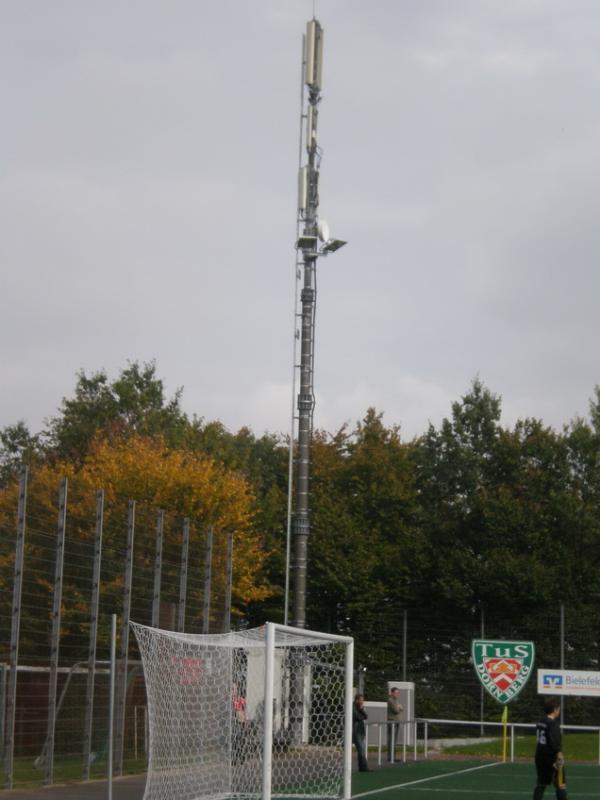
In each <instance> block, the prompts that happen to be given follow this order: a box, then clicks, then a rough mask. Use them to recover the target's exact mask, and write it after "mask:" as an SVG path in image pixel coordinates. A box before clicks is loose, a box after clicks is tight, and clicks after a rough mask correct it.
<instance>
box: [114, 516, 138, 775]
mask: <svg viewBox="0 0 600 800" xmlns="http://www.w3.org/2000/svg"><path fill="white" fill-rule="evenodd" d="M134 532H135V500H130V501H129V505H128V509H127V551H126V554H125V588H124V593H123V628H122V630H121V653H120V658H119V667H118V670H117V698H118V700H117V713H116V730H115V762H116V763H115V767H116V771H117V773H118V774H119V775H122V774H123V746H124V742H125V701H126V699H127V655H128V651H129V617H130V614H131V583H132V580H133V537H134Z"/></svg>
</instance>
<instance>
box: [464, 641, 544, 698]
mask: <svg viewBox="0 0 600 800" xmlns="http://www.w3.org/2000/svg"><path fill="white" fill-rule="evenodd" d="M471 655H472V657H473V665H474V667H475V672H476V673H477V677H478V678H479V680H480V681H481V683H482V684H483V686H484V687H485V688H486V689H487V691H488V692H489V693H490V694H491V695H492V697H493V698H494V700H498V702H499V703H510V701H511V700H514V699H515V697H516V696H517V695H518V694H519V692H520V691H521V689H522V688H523V687H524V686H525V684H526V683H527V681H528V680H529V678H530V677H531V673H532V672H533V662H534V658H535V646H534V644H533V642H492V641H490V640H489V639H473V642H472V644H471Z"/></svg>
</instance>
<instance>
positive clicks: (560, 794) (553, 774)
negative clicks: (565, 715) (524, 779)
mask: <svg viewBox="0 0 600 800" xmlns="http://www.w3.org/2000/svg"><path fill="white" fill-rule="evenodd" d="M544 711H545V713H546V716H545V718H544V719H542V720H540V722H538V723H537V725H536V726H535V727H536V740H537V744H536V747H535V769H536V772H537V783H536V786H535V789H534V791H533V800H542V797H543V796H544V792H545V791H546V787H547V786H550V784H553V785H554V788H555V791H556V797H557V800H567V790H566V788H565V786H564V784H563V781H562V780H561V774H562V767H564V763H565V760H564V757H563V754H562V750H561V733H560V724H559V722H558V718H559V717H560V701H559V700H558V699H557V698H556V697H549V698H548V699H547V700H546V701H545V703H544Z"/></svg>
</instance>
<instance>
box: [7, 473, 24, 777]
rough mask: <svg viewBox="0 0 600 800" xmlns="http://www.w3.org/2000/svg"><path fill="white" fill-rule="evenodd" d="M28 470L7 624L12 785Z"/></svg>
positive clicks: (9, 772)
mask: <svg viewBox="0 0 600 800" xmlns="http://www.w3.org/2000/svg"><path fill="white" fill-rule="evenodd" d="M28 475H29V471H28V469H27V467H26V466H22V467H21V477H20V480H19V504H18V508H17V541H16V545H15V579H14V584H13V601H12V619H11V628H10V655H9V669H10V672H9V676H8V695H7V698H6V751H5V756H4V775H5V785H6V787H7V788H8V789H12V784H13V760H14V751H15V719H16V709H17V667H18V664H19V628H20V625H21V594H22V591H23V563H24V560H25V527H26V525H25V517H26V511H27V479H28Z"/></svg>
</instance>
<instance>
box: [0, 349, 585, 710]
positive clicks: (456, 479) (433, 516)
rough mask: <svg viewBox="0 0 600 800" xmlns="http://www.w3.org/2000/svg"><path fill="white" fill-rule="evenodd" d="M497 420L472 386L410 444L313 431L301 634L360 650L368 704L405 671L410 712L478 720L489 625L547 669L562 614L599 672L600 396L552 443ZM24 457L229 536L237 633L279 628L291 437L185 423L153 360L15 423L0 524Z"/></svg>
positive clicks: (355, 432) (494, 406)
mask: <svg viewBox="0 0 600 800" xmlns="http://www.w3.org/2000/svg"><path fill="white" fill-rule="evenodd" d="M500 419H501V400H500V398H499V397H498V396H497V395H495V394H494V393H493V392H491V391H490V390H489V389H488V388H487V387H485V386H484V385H483V384H482V382H481V381H479V380H478V379H476V380H474V381H473V382H472V384H471V386H470V387H468V391H467V392H466V393H465V394H464V396H463V397H461V398H460V399H459V400H457V401H456V402H455V403H453V405H452V407H451V409H450V413H449V416H448V417H447V418H445V419H444V420H443V421H442V423H441V424H440V425H439V426H438V427H436V426H434V425H430V426H429V428H428V429H427V431H425V432H424V433H423V434H422V435H421V436H418V437H416V438H414V439H413V440H411V441H404V440H403V439H402V437H401V430H400V428H399V426H396V425H391V426H388V425H386V424H384V421H383V415H382V414H381V413H380V412H378V411H377V410H375V409H372V408H371V409H368V410H367V411H366V414H365V416H364V418H363V419H362V420H361V421H359V422H358V423H357V424H356V425H355V426H344V427H343V428H341V429H340V430H338V431H336V432H333V433H328V432H325V431H317V432H316V433H315V435H314V441H313V446H312V476H311V509H310V511H311V535H310V539H309V569H308V598H307V618H308V622H309V625H310V627H313V628H315V629H322V630H328V631H338V632H340V633H348V634H351V635H352V636H354V637H355V640H356V658H357V663H359V664H361V666H363V667H364V668H365V669H366V673H365V674H366V681H367V682H366V687H367V693H368V692H369V690H370V691H371V693H372V694H373V695H375V694H379V695H380V694H381V691H382V689H381V687H382V684H383V682H384V681H385V679H386V678H399V677H401V673H402V670H403V669H404V667H405V665H406V669H407V676H406V677H407V678H408V679H409V680H415V681H416V682H417V685H418V687H419V690H418V697H419V698H420V704H421V705H420V708H419V713H420V714H421V715H425V714H428V715H435V714H440V713H441V712H443V713H445V714H450V713H452V714H453V716H460V715H462V714H464V715H468V716H469V717H470V718H473V716H476V714H477V713H478V709H479V693H478V691H474V687H475V686H476V683H475V678H474V675H473V671H472V667H471V666H470V665H469V646H470V641H471V639H472V638H476V637H478V636H479V634H480V630H481V626H482V625H484V627H485V631H486V634H487V635H489V637H490V638H518V639H529V638H531V639H533V640H534V641H535V643H536V647H537V653H538V664H539V665H540V666H544V665H545V666H554V667H556V666H558V648H559V627H558V618H559V610H560V606H561V605H563V606H564V607H565V608H566V609H567V612H566V613H567V624H566V664H567V666H570V667H572V668H578V669H598V661H599V658H600V614H599V613H598V607H599V606H598V604H599V600H600V390H599V389H598V388H596V390H595V392H594V396H593V398H592V400H591V401H590V409H589V415H588V417H587V418H577V419H574V420H572V421H570V422H569V423H567V424H565V425H564V427H563V428H562V429H561V430H554V429H553V428H551V427H549V426H546V425H544V424H543V422H542V421H541V420H538V419H525V420H519V421H518V422H517V423H516V424H515V425H513V426H512V427H506V426H503V425H502V424H501V422H500ZM22 462H25V463H28V464H29V465H30V466H31V468H32V469H35V470H36V471H37V472H41V473H44V474H46V475H48V476H56V475H58V474H59V473H60V474H67V473H68V474H70V475H72V476H74V477H77V479H78V480H84V479H85V480H86V481H88V483H89V485H90V486H93V485H96V486H98V485H103V486H108V487H110V488H111V490H112V491H114V492H115V493H117V494H121V495H127V496H130V497H133V498H134V499H138V500H144V501H147V502H152V503H153V504H156V505H161V504H162V505H165V504H169V507H172V508H175V509H177V510H178V511H180V512H181V513H182V514H185V513H189V512H190V510H191V511H192V512H193V513H194V514H195V515H197V516H199V517H200V519H205V520H206V521H207V522H212V523H214V522H217V523H218V524H219V525H222V526H235V528H236V530H237V531H238V534H237V538H236V555H235V567H234V576H235V586H234V613H235V615H236V616H235V624H236V625H237V626H253V625H256V624H261V623H262V622H264V621H265V620H267V619H270V620H273V621H281V620H282V608H283V587H284V581H285V529H286V506H287V464H288V441H287V440H286V438H285V437H284V436H281V435H277V434H270V433H267V434H264V435H262V436H256V435H255V434H254V433H253V432H252V431H251V430H250V429H249V428H242V429H241V430H239V431H237V432H235V433H233V432H230V431H228V430H227V429H226V428H225V427H224V426H223V425H222V424H221V423H220V422H218V421H206V420H204V419H203V418H201V417H196V416H194V417H191V418H190V417H188V415H186V414H185V413H184V412H183V411H182V409H181V391H178V392H176V393H175V395H174V396H173V397H171V398H167V397H166V396H165V392H164V387H163V383H162V381H161V380H160V378H159V377H158V376H157V373H156V367H155V364H154V363H150V364H138V363H132V364H129V365H128V366H127V368H125V369H123V370H122V371H121V373H120V375H119V377H118V378H117V379H116V380H113V381H111V380H110V379H109V377H108V376H107V374H106V373H105V372H97V373H94V374H92V375H86V374H85V373H84V372H81V373H80V374H79V375H78V376H77V383H76V386H75V390H74V393H73V395H72V396H71V397H68V398H65V399H64V400H63V403H62V406H61V408H60V409H59V412H58V414H57V415H56V416H54V417H51V418H50V419H49V420H48V421H47V423H46V427H45V429H44V430H43V431H42V432H38V433H32V432H30V431H29V430H28V428H27V426H26V425H25V423H24V422H22V421H17V422H16V423H15V424H14V425H11V426H8V427H5V428H4V429H3V430H2V431H0V486H1V488H0V524H2V525H3V527H6V526H7V525H8V519H9V510H8V509H9V508H10V503H11V502H12V501H13V500H14V495H15V481H16V473H17V470H18V466H19V465H20V464H21V463H22ZM2 514H4V517H2ZM6 530H8V528H7V527H6ZM406 620H407V627H408V636H407V637H406V640H405V639H404V637H403V622H404V621H406ZM528 692H529V693H528ZM534 694H535V690H534V687H533V686H532V687H530V688H529V689H528V690H527V691H526V692H524V698H525V699H524V701H523V702H522V710H523V714H524V715H525V716H527V715H528V714H529V713H530V705H531V704H532V703H533V702H534ZM593 702H594V703H596V704H597V703H598V702H599V701H593ZM572 704H573V708H574V709H577V707H578V706H577V701H573V702H572ZM584 707H585V708H587V709H588V710H589V708H590V705H589V704H588V705H587V706H585V704H582V705H581V708H584ZM586 713H587V712H586ZM590 713H591V712H590Z"/></svg>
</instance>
